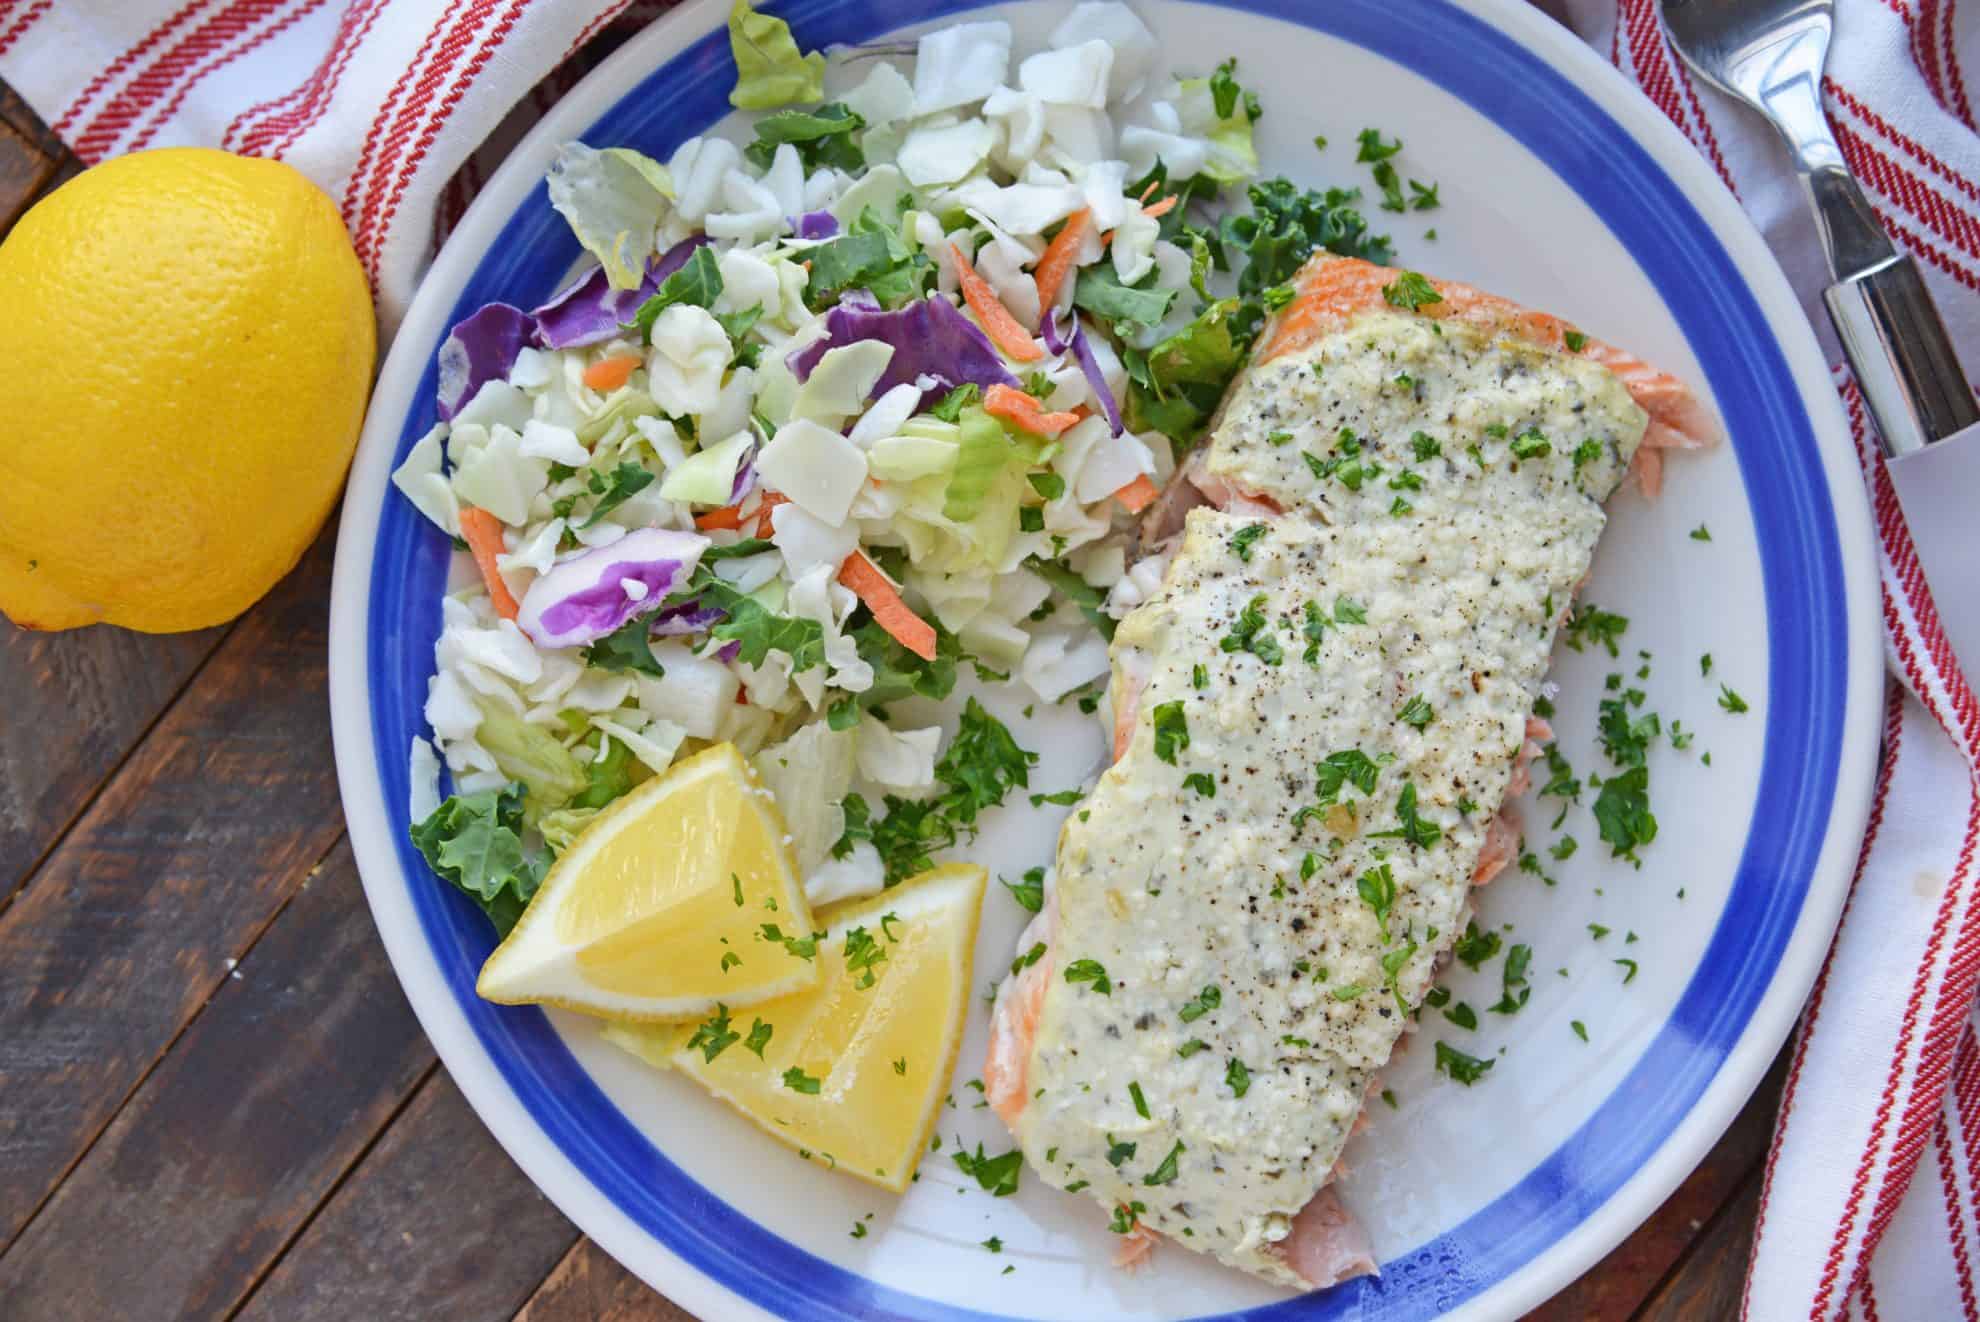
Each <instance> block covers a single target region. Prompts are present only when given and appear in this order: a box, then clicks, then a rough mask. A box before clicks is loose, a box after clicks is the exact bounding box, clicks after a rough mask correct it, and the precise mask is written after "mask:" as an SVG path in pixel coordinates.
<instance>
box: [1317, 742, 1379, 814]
mask: <svg viewBox="0 0 1980 1322" xmlns="http://www.w3.org/2000/svg"><path fill="white" fill-rule="evenodd" d="M1380 774H1381V768H1379V767H1377V766H1376V765H1375V761H1374V759H1373V758H1371V757H1369V756H1368V754H1366V753H1364V752H1362V751H1361V750H1360V749H1359V748H1349V749H1344V750H1343V751H1341V752H1338V753H1329V754H1328V755H1327V756H1326V758H1325V759H1324V760H1322V761H1321V762H1320V764H1319V766H1318V767H1316V768H1315V771H1314V787H1315V789H1316V790H1318V792H1319V795H1320V802H1321V803H1322V804H1323V805H1332V804H1334V803H1336V802H1338V801H1339V800H1340V795H1341V787H1342V786H1343V785H1352V786H1354V787H1355V788H1356V789H1358V790H1360V791H1361V792H1362V793H1363V794H1373V793H1374V792H1375V778H1376V777H1377V776H1378V775H1380Z"/></svg>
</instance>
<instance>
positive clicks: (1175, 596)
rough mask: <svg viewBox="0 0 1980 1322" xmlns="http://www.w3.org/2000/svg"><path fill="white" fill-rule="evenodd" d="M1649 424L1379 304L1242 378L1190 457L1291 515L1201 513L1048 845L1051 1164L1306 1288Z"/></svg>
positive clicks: (1027, 1145)
mask: <svg viewBox="0 0 1980 1322" xmlns="http://www.w3.org/2000/svg"><path fill="white" fill-rule="evenodd" d="M1645 423H1646V418H1645V415H1644V413H1643V411H1642V410H1641V409H1640V408H1639V407H1638V406H1637V405H1636V404H1635V403H1634V402H1632V400H1631V398H1630V395H1629V393H1628V391H1627V389H1625V388H1624V386H1623V385H1622V383H1621V382H1619V381H1618V380H1617V379H1616V378H1615V377H1614V376H1613V375H1612V374H1610V373H1608V372H1607V371H1605V370H1603V369H1602V368H1601V367H1599V366H1596V365H1595V364H1593V363H1589V362H1585V361H1581V360H1577V359H1575V358H1572V357H1570V356H1567V355H1564V354H1561V353H1559V352H1557V351H1551V350H1547V349H1542V348H1537V347H1534V346H1532V345H1530V344H1526V343H1523V342H1521V341H1518V340H1515V339H1511V338H1508V337H1505V336H1501V335H1497V334H1494V333H1492V332H1490V331H1486V330H1480V329H1475V328H1471V327H1467V326H1464V325H1460V324H1456V323H1453V324H1449V325H1440V324H1438V323H1436V322H1434V321H1433V320H1432V319H1431V318H1428V317H1424V316H1411V315H1404V314H1400V313H1390V312H1387V311H1377V312H1370V313H1364V314H1361V315H1359V316H1357V317H1355V318H1354V319H1352V320H1351V321H1349V322H1348V324H1347V325H1346V326H1344V327H1343V328H1341V329H1339V330H1337V331H1335V332H1333V333H1331V334H1327V335H1323V336H1320V337H1318V338H1316V339H1314V340H1313V341H1312V342H1310V343H1307V344H1304V345H1301V346H1300V347H1298V348H1297V349H1295V350H1293V351H1291V352H1288V353H1285V354H1283V355H1281V356H1280V357H1278V358H1275V359H1273V360H1271V361H1268V362H1265V363H1263V364H1260V365H1256V366H1254V367H1252V368H1251V369H1249V371H1248V372H1247V373H1246V374H1245V376H1244V377H1243V378H1242V379H1241V381H1240V383H1239V385H1238V386H1237V387H1236V389H1235V390H1234V391H1233V394H1232V396H1231V397H1230V399H1229V400H1228V402H1227V404H1226V406H1225V408H1224V410H1223V415H1222V417H1221V419H1220V421H1219V423H1218V426H1217V429H1216V431H1215V433H1214V435H1213V437H1212V440H1211V442H1210V444H1209V447H1208V452H1207V460H1206V464H1207V469H1208V471H1209V473H1210V474H1211V475H1212V476H1213V477H1215V478H1216V479H1218V480H1219V481H1222V482H1224V483H1226V484H1228V485H1229V486H1230V487H1231V488H1233V489H1234V490H1236V491H1238V492H1240V493H1244V494H1246V495H1248V496H1253V497H1263V498H1265V500H1266V501H1268V502H1270V504H1272V505H1276V506H1278V507H1280V508H1282V509H1284V510H1286V511H1287V513H1286V514H1285V515H1283V516H1280V517H1276V518H1261V517H1255V516H1251V515H1244V514H1231V513H1222V512H1218V511H1216V510H1212V509H1196V510H1192V511H1191V512H1190V513H1189V516H1188V520H1187V525H1186V529H1185V532H1184V535H1183V540H1182V545H1181V547H1180V548H1179V549H1178V550H1177V552H1176V553H1175V555H1174V557H1173V559H1172V560H1171V562H1170V565H1169V569H1168V572H1167V575H1166V577H1165V579H1164V581H1163V584H1162V587H1161V589H1160V590H1159V591H1158V592H1157V593H1156V594H1155V595H1154V596H1153V597H1152V598H1150V599H1149V600H1148V601H1147V602H1146V603H1144V604H1143V605H1141V606H1140V607H1138V608H1137V609H1136V610H1134V611H1133V612H1132V613H1131V614H1129V615H1128V617H1127V618H1126V619H1125V620H1123V621H1122V623H1121V625H1120V627H1119V630H1118V631H1117V633H1116V636H1115V639H1114V661H1115V667H1116V675H1115V681H1116V682H1115V692H1116V693H1117V694H1118V693H1121V692H1122V691H1123V690H1125V689H1127V688H1129V687H1133V688H1135V690H1136V692H1137V696H1136V699H1135V702H1136V714H1135V717H1134V721H1133V725H1132V728H1131V731H1129V732H1128V737H1127V739H1126V742H1125V745H1124V747H1123V750H1122V753H1121V756H1120V757H1119V759H1118V760H1117V761H1116V762H1115V764H1114V765H1113V766H1112V767H1111V768H1109V769H1108V771H1107V772H1106V773H1104V774H1103V776H1102V777H1101V779H1100V782H1099V784H1098V785H1097V787H1096V788H1095V790H1094V791H1093V793H1092V794H1091V795H1090V796H1089V797H1088V799H1087V800H1086V802H1085V803H1083V804H1082V805H1081V806H1080V808H1079V809H1078V810H1077V811H1075V813H1074V814H1073V816H1072V817H1071V819H1069V821H1068V822H1067V824H1066V827H1065V829H1064V831H1063V833H1062V834H1061V836H1060V841H1059V851H1058V867H1057V879H1056V892H1055V900H1056V904H1057V925H1056V935H1055V938H1054V942H1053V949H1052V952H1051V955H1050V965H1049V968H1050V972H1049V977H1048V978H1047V979H1046V980H1045V985H1044V988H1043V992H1042V997H1040V998H1039V1001H1038V1004H1037V1008H1036V1028H1035V1033H1034V1034H1033V1036H1032V1037H1031V1040H1030V1046H1029V1054H1028V1057H1027V1058H1026V1059H1025V1061H1024V1069H1023V1072H1022V1079H1023V1083H1022V1086H1023V1087H1024V1089H1025V1090H1026V1095H1025V1096H1024V1097H1023V1098H1022V1099H1021V1100H1022V1109H1021V1110H1018V1111H1017V1113H1016V1115H1015V1118H1014V1123H1013V1128H1014V1131H1015V1132H1016V1134H1017V1136H1018V1138H1019V1141H1020V1143H1021V1144H1022V1146H1023V1148H1024V1151H1025V1154H1026V1156H1027V1158H1028V1159H1029V1161H1030V1162H1031V1164H1032V1166H1033V1167H1034V1168H1035V1169H1036V1170H1037V1171H1039V1172H1040V1173H1041V1174H1042V1175H1043V1176H1044V1177H1045V1178H1046V1179H1047V1180H1049V1181H1051V1182H1052V1183H1055V1184H1057V1185H1059V1186H1061V1187H1064V1188H1067V1189H1083V1190H1085V1191H1087V1192H1088V1193H1089V1194H1091V1195H1092V1196H1093V1197H1095V1198H1097V1199H1099V1201H1100V1202H1101V1203H1102V1204H1103V1205H1104V1206H1106V1207H1107V1208H1109V1209H1111V1210H1113V1213H1114V1224H1115V1227H1116V1229H1119V1230H1122V1231H1123V1233H1128V1232H1130V1231H1133V1230H1135V1229H1136V1228H1137V1227H1138V1228H1142V1229H1153V1230H1155V1231H1158V1232H1160V1233H1161V1234H1163V1235H1166V1236H1168V1237H1170V1238H1172V1239H1174V1240H1176V1241H1177V1242H1178V1243H1181V1244H1183V1245H1185V1246H1187V1247H1190V1248H1194V1249H1198V1250H1200V1251H1204V1252H1209V1253H1212V1254H1214V1255H1215V1256H1217V1257H1218V1258H1220V1259H1222V1260H1223V1261H1225V1262H1228V1263H1230V1264H1232V1265H1234V1266H1238V1267H1241V1268H1244V1269H1246V1270H1248V1271H1252V1272H1256V1273H1258V1274H1260V1275H1264V1276H1267V1277H1270V1278H1273V1279H1276V1280H1280V1281H1283V1282H1285V1283H1286V1284H1289V1285H1301V1284H1303V1283H1304V1282H1303V1281H1302V1278H1301V1277H1300V1276H1299V1275H1298V1274H1297V1273H1296V1272H1295V1271H1293V1270H1292V1269H1291V1267H1290V1266H1289V1265H1288V1264H1287V1261H1286V1260H1285V1258H1284V1256H1283V1255H1282V1252H1281V1249H1280V1245H1281V1243H1282V1241H1284V1240H1285V1238H1286V1237H1287V1235H1288V1233H1289V1232H1290V1230H1291V1227H1292V1225H1293V1221H1294V1218H1295V1217H1296V1216H1297V1215H1298V1213H1299V1212H1300V1211H1301V1210H1302V1209H1303V1208H1304V1207H1306V1206H1307V1204H1308V1203H1309V1202H1310V1201H1311V1200H1312V1199H1313V1197H1314V1195H1315V1193H1316V1192H1317V1191H1318V1190H1320V1189H1321V1188H1322V1186H1323V1185H1325V1184H1326V1182H1327V1181H1328V1180H1329V1179H1330V1178H1331V1176H1332V1174H1333V1170H1334V1166H1335V1162H1336V1161H1337V1160H1338V1158H1339V1156H1340V1151H1341V1148H1342V1146H1343V1144H1345V1142H1346V1140H1347V1137H1348V1134H1349V1131H1350V1129H1351V1128H1352V1126H1353V1124H1354V1122H1355V1118H1356V1116H1357V1115H1358V1114H1359V1112H1360V1110H1361V1106H1362V1103H1363V1101H1364V1098H1365V1095H1366V1093H1367V1091H1368V1087H1369V1083H1370V1081H1371V1080H1372V1079H1373V1077H1374V1075H1375V1072H1376V1071H1377V1070H1379V1069H1380V1068H1381V1067H1382V1065H1383V1064H1384V1063H1386V1062H1387V1060H1388V1059H1389V1056H1390V1054H1391V1052H1392V1051H1393V1049H1394V1046H1395V1043H1396V1039H1397V1037H1398V1035H1399V1034H1400V1033H1401V1032H1402V1031H1403V1029H1404V1026H1405V1024H1406V1023H1407V1022H1408V1015H1409V1013H1410V1011H1411V1010H1412V1009H1413V1008H1414V1007H1415V1006H1416V1005H1417V1004H1418V1003H1419V1002H1420V1001H1421V999H1422V997H1423V994H1424V993H1425V991H1427V990H1428V989H1429V986H1430V983H1431V979H1432V976H1433V974H1434V970H1435V965H1436V961H1437V959H1438V957H1439V955H1440V954H1441V953H1442V952H1443V951H1445V950H1446V949H1448V947H1449V946H1450V944H1451V942H1452V941H1453V939H1454V938H1455V937H1456V936H1457V934H1458V930H1459V929H1460V927H1461V926H1462V922H1463V914H1464V912H1465V906H1466V903H1467V897H1468V893H1469V889H1470V883H1471V877H1472V873H1473V869H1474V866H1475V864H1476V863H1477V860H1478V856H1479V853H1480V851H1481V849H1482V848H1483V847H1484V845H1485V842H1486V840H1487V838H1488V834H1489V832H1490V827H1491V823H1492V821H1493V819H1494V817H1495V815H1496V814H1497V813H1498V811H1499V808H1500V806H1501V802H1502V800H1503V799H1504V798H1505V795H1506V789H1507V784H1508V781H1509V780H1510V778H1511V777H1512V774H1513V770H1514V765H1515V760H1516V758H1517V756H1518V754H1519V750H1520V747H1521V744H1522V742H1523V741H1524V738H1525V731H1526V725H1527V720H1528V718H1529V716H1530V715H1531V713H1532V708H1533V702H1534V699H1535V698H1536V697H1537V696H1538V694H1539V692H1540V684H1541V680H1542V678H1543V676H1544V673H1545V671H1546V668H1547V661H1548V654H1549V652H1550V650H1551V647H1552V643H1553V637H1554V630H1555V627H1556V623H1557V621H1558V618H1559V616H1560V614H1561V611H1562V609H1563V608H1564V607H1565V606H1566V604H1567V603H1568V602H1569V600H1570V599H1571V597H1572V595H1573V592H1574V589H1575V586H1576V584H1577V583H1579V581H1580V580H1581V578H1582V577H1583V576H1584V575H1585V574H1586V573H1587V570H1588V565H1589V560H1590V557H1591V555H1592V553H1593V550H1594V546H1595V542H1596V539H1597V538H1598V537H1599V535H1600V533H1601V530H1602V527H1603V524H1604V521H1605V520H1604V515H1603V512H1602V508H1601V501H1602V500H1603V499H1605V498H1606V497H1607V496H1608V495H1609V493H1610V492H1611V491H1612V490H1613V489H1614V487H1615V485H1616V483H1617V482H1618V481H1619V480H1620V479H1621V477H1622V475H1623V473H1624V471H1625V470H1626V468H1627V466H1628V464H1629V462H1630V459H1631V456H1632V454H1633V452H1634V450H1635V448H1636V446H1637V444H1638V443H1639V441H1640V440H1641V438H1642V435H1643V432H1644V427H1645ZM1124 674H1132V676H1133V677H1134V679H1135V681H1136V683H1135V684H1134V685H1132V686H1130V685H1128V684H1126V683H1124V682H1123V675H1124ZM1002 1110H1003V1108H1001V1107H1000V1111H1002Z"/></svg>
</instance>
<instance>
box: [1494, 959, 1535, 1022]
mask: <svg viewBox="0 0 1980 1322" xmlns="http://www.w3.org/2000/svg"><path fill="white" fill-rule="evenodd" d="M1532 961H1533V947H1531V946H1525V945H1519V946H1514V947H1513V948H1512V949H1510V950H1508V951H1507V952H1506V962H1505V965H1504V967H1503V969H1502V971H1501V972H1502V978H1503V984H1502V985H1503V988H1504V990H1503V991H1502V992H1501V994H1500V996H1499V1003H1498V1004H1497V1005H1494V1006H1493V1007H1492V1013H1494V1014H1517V1013H1518V1012H1519V1010H1520V1009H1521V1007H1523V1006H1524V1005H1525V1004H1526V998H1527V997H1529V996H1531V995H1532V994H1533V989H1532V988H1531V987H1529V986H1527V985H1526V968H1527V965H1528V964H1530V963H1532Z"/></svg>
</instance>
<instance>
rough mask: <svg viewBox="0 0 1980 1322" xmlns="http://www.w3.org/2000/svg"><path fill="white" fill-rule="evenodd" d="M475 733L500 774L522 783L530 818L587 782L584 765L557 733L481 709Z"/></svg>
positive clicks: (555, 805)
mask: <svg viewBox="0 0 1980 1322" xmlns="http://www.w3.org/2000/svg"><path fill="white" fill-rule="evenodd" d="M474 737H475V740H476V742H478V743H479V744H480V745H481V746H482V747H483V748H485V749H487V750H488V754H489V756H490V757H493V758H494V759H495V765H496V766H497V767H498V768H500V769H501V772H502V774H503V775H505V776H507V777H508V778H509V779H510V780H512V781H517V782H519V783H521V785H522V786H523V787H524V791H525V796H526V797H525V800H524V806H525V809H526V810H527V815H528V817H529V819H530V820H532V821H533V820H534V819H535V818H536V817H537V816H539V815H541V814H543V813H546V812H549V811H550V810H551V809H553V808H559V807H562V806H563V805H564V804H565V803H567V802H569V800H570V798H571V796H572V795H575V794H577V793H578V792H580V791H581V790H583V789H584V788H585V786H586V783H587V780H586V777H585V774H584V769H583V768H582V767H580V766H579V765H578V762H577V759H576V758H574V757H572V756H571V754H570V750H569V749H567V748H565V747H564V746H563V744H561V743H560V742H558V740H557V736H556V735H555V734H554V733H552V732H551V731H550V730H548V729H546V728H545V727H543V726H541V725H531V724H530V723H529V722H527V721H525V720H523V719H522V718H521V717H519V716H513V715H510V714H509V713H508V712H484V713H483V715H482V720H481V724H480V725H479V726H478V727H477V728H476V729H475V732H474Z"/></svg>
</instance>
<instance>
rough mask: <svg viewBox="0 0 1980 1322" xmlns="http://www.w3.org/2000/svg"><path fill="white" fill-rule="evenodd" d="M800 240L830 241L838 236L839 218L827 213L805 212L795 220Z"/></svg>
mask: <svg viewBox="0 0 1980 1322" xmlns="http://www.w3.org/2000/svg"><path fill="white" fill-rule="evenodd" d="M796 228H797V236H798V237H799V238H800V239H832V238H837V237H838V234H839V218H838V217H837V216H835V215H833V214H832V213H831V212H829V211H807V212H805V213H804V214H803V215H802V216H799V217H798V218H797V225H796Z"/></svg>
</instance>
